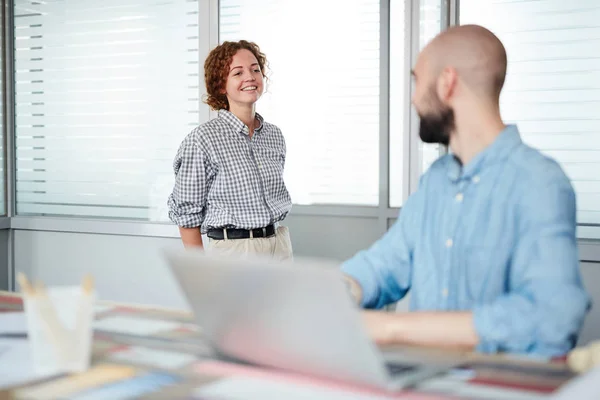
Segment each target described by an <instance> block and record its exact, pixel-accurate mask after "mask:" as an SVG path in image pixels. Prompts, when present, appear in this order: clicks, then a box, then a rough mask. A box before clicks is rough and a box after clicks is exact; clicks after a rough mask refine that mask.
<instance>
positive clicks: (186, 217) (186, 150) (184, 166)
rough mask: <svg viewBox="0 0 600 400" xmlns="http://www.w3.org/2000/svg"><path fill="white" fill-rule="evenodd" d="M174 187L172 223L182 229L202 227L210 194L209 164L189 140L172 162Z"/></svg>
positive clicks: (171, 204) (171, 211)
mask: <svg viewBox="0 0 600 400" xmlns="http://www.w3.org/2000/svg"><path fill="white" fill-rule="evenodd" d="M173 170H174V172H175V185H174V188H173V191H172V193H171V195H170V196H169V199H168V201H167V203H168V206H169V219H170V220H171V221H173V222H174V223H175V224H177V225H178V226H180V227H183V228H195V227H198V226H201V225H202V222H203V220H204V214H205V205H206V196H207V191H208V181H209V178H208V174H209V163H208V160H207V157H206V155H205V154H204V152H203V151H202V149H201V148H200V146H198V144H197V143H196V142H194V141H193V140H191V138H190V137H188V138H186V139H185V140H184V141H183V143H182V144H181V146H180V147H179V150H178V151H177V155H176V156H175V161H174V162H173Z"/></svg>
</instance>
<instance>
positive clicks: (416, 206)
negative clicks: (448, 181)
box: [342, 191, 423, 309]
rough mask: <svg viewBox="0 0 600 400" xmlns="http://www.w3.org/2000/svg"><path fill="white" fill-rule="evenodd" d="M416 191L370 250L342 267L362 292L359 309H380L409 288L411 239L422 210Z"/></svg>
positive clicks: (420, 198)
mask: <svg viewBox="0 0 600 400" xmlns="http://www.w3.org/2000/svg"><path fill="white" fill-rule="evenodd" d="M422 196H423V193H422V192H420V191H417V192H416V193H415V194H413V195H412V196H411V197H410V198H409V199H408V200H407V202H406V203H405V204H404V206H403V207H402V210H401V211H400V215H399V217H398V220H397V221H396V223H395V224H394V225H393V226H392V227H391V228H390V230H389V231H388V232H386V233H385V235H383V236H382V237H381V238H380V239H379V240H378V241H377V242H375V243H374V244H373V245H372V246H371V247H370V248H369V249H367V250H362V251H360V252H358V253H357V254H356V255H355V256H354V257H352V258H351V259H349V260H347V261H346V262H345V263H344V264H342V272H343V273H345V274H346V275H348V276H350V277H352V278H353V279H354V280H355V281H356V282H357V283H358V284H359V285H360V287H361V289H362V301H361V306H362V307H364V308H375V309H379V308H382V307H384V306H385V305H387V304H390V303H393V302H395V301H398V300H400V299H402V298H403V297H404V296H405V295H406V293H407V292H408V290H409V289H410V286H411V276H412V253H413V248H414V238H415V237H416V236H417V235H418V221H419V220H420V216H421V210H422Z"/></svg>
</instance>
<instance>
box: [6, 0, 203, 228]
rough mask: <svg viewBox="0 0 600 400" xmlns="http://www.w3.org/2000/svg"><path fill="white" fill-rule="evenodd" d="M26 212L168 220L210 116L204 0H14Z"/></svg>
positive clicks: (19, 162)
mask: <svg viewBox="0 0 600 400" xmlns="http://www.w3.org/2000/svg"><path fill="white" fill-rule="evenodd" d="M14 4H15V18H14V21H15V23H14V35H15V43H14V47H15V70H16V71H15V80H16V82H15V97H16V177H17V181H16V190H17V199H16V200H17V213H18V214H19V215H69V216H88V217H107V218H126V219H139V220H157V221H162V220H167V207H166V200H167V196H168V194H169V192H170V190H171V189H172V182H173V178H172V161H173V158H174V156H175V152H176V150H177V147H178V145H179V143H180V142H181V140H182V139H183V137H184V136H185V135H186V134H187V133H188V132H189V131H190V130H191V129H192V128H193V127H194V126H195V125H197V124H198V123H199V109H200V94H199V93H200V89H199V88H200V86H199V85H200V81H201V75H200V60H199V38H198V31H199V15H198V9H199V5H198V1H196V0H170V1H169V0H164V1H160V2H158V1H153V0H135V1H133V0H103V1H92V0H52V1H43V2H40V1H31V0H29V1H28V0H15V3H14Z"/></svg>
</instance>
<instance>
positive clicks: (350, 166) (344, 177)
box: [219, 0, 380, 206]
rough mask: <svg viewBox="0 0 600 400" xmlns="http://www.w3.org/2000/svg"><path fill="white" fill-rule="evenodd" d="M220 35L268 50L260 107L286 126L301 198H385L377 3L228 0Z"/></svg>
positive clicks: (291, 172) (292, 181) (289, 166)
mask: <svg viewBox="0 0 600 400" xmlns="http://www.w3.org/2000/svg"><path fill="white" fill-rule="evenodd" d="M219 3H220V23H219V26H220V41H221V42H222V41H225V40H239V39H246V40H250V41H254V42H256V43H257V44H258V45H259V46H260V48H261V50H262V51H263V52H265V53H266V55H267V59H268V61H269V64H270V67H271V71H272V73H271V74H270V82H269V84H268V92H267V93H266V94H264V95H263V98H262V99H261V100H260V102H259V104H258V106H257V111H258V112H259V113H261V114H262V115H263V116H264V117H265V119H266V120H267V121H269V122H272V123H274V124H276V125H277V126H279V127H280V128H281V130H282V132H283V134H284V136H285V138H286V142H287V148H288V154H287V161H286V170H285V179H286V184H287V186H288V189H289V191H290V194H291V196H292V200H293V201H294V203H296V204H347V205H373V206H374V205H377V204H378V202H379V93H380V90H379V75H380V74H379V68H380V66H379V37H380V34H379V31H380V27H379V14H380V12H379V7H380V4H379V1H378V0H305V1H288V0H279V1H276V0H221V1H220V2H219Z"/></svg>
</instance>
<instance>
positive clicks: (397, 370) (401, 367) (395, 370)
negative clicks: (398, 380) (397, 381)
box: [385, 362, 418, 376]
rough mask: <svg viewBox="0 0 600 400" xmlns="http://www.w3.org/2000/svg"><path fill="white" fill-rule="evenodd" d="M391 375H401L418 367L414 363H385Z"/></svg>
mask: <svg viewBox="0 0 600 400" xmlns="http://www.w3.org/2000/svg"><path fill="white" fill-rule="evenodd" d="M385 366H386V367H387V370H388V372H389V374H390V375H391V376H397V375H402V374H405V373H407V372H412V371H414V370H416V369H417V368H418V366H417V365H415V364H402V363H398V362H393V363H387V364H386V365H385Z"/></svg>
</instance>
